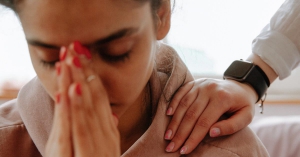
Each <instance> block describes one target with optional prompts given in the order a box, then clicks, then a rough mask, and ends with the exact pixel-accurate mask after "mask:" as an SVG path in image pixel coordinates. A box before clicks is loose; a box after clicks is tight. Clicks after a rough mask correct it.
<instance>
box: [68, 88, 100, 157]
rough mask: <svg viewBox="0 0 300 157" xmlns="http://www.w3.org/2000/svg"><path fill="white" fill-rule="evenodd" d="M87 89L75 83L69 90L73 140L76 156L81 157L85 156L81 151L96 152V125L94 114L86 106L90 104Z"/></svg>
mask: <svg viewBox="0 0 300 157" xmlns="http://www.w3.org/2000/svg"><path fill="white" fill-rule="evenodd" d="M88 94H89V93H88V92H87V90H86V87H85V86H84V85H82V84H81V83H77V82H76V83H73V84H72V85H71V86H70V88H69V99H70V108H71V122H72V129H71V130H72V138H73V147H74V154H75V155H76V156H81V155H84V154H81V153H83V152H82V151H81V150H85V151H86V152H91V153H92V152H93V151H94V149H95V148H94V146H95V145H94V143H93V136H94V135H93V132H92V131H91V130H92V129H93V128H92V125H93V124H95V125H97V124H96V121H95V118H94V117H95V116H94V112H93V111H92V109H90V108H89V107H87V106H88V105H85V104H86V103H88V101H89V100H88V99H91V98H90V95H88Z"/></svg>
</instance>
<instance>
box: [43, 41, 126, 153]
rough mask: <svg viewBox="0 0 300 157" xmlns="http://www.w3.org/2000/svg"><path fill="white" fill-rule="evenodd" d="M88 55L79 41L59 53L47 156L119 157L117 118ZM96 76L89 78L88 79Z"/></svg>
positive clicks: (89, 54)
mask: <svg viewBox="0 0 300 157" xmlns="http://www.w3.org/2000/svg"><path fill="white" fill-rule="evenodd" d="M90 62H91V53H90V52H89V50H88V49H87V48H85V47H83V46H82V45H81V44H80V43H79V42H74V43H72V44H71V45H70V46H69V47H68V48H65V47H62V48H61V50H60V62H58V63H56V65H55V67H56V73H57V84H58V90H57V94H56V100H55V114H54V121H53V126H52V130H51V133H50V137H49V140H48V142H47V145H46V156H47V157H62V156H64V157H87V156H90V157H91V156H109V157H114V156H115V157H119V156H120V153H121V151H120V135H119V131H118V129H117V121H118V120H117V118H116V116H114V115H113V114H112V111H111V107H110V103H109V100H108V96H107V93H106V90H105V88H104V87H103V84H102V82H101V80H100V78H98V77H97V74H95V72H94V71H93V69H92V68H91V67H89V63H90ZM89 76H95V77H93V78H92V79H88V80H87V78H88V77H89Z"/></svg>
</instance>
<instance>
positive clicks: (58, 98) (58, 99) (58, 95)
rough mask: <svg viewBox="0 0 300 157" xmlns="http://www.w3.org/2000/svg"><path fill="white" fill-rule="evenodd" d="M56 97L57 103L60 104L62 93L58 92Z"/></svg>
mask: <svg viewBox="0 0 300 157" xmlns="http://www.w3.org/2000/svg"><path fill="white" fill-rule="evenodd" d="M55 98H56V104H59V103H60V94H59V93H57V94H56V96H55Z"/></svg>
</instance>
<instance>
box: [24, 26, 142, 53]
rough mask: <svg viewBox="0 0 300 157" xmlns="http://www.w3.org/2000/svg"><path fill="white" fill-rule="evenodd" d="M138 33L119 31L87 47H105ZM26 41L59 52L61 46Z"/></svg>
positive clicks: (125, 30) (131, 29) (127, 29)
mask: <svg viewBox="0 0 300 157" xmlns="http://www.w3.org/2000/svg"><path fill="white" fill-rule="evenodd" d="M137 31H138V29H137V28H124V29H121V30H118V31H116V32H114V33H112V34H110V35H108V36H107V37H104V38H102V39H98V40H96V41H95V42H93V43H91V44H85V46H87V47H93V46H99V45H104V44H107V43H109V42H112V41H114V40H117V39H120V38H122V37H126V36H129V35H131V34H133V33H135V32H137ZM26 40H27V43H29V44H30V45H33V46H38V47H43V48H47V49H58V50H59V49H60V46H57V45H52V44H48V43H44V42H42V41H40V40H37V39H26Z"/></svg>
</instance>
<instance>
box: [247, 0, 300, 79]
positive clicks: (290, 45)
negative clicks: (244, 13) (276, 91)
mask: <svg viewBox="0 0 300 157" xmlns="http://www.w3.org/2000/svg"><path fill="white" fill-rule="evenodd" d="M252 52H253V53H255V54H257V55H258V56H260V57H261V59H262V60H263V61H265V62H266V63H267V64H268V65H269V66H270V67H272V68H273V70H274V71H275V72H276V73H277V75H278V76H279V79H281V80H282V79H284V78H286V77H288V76H289V75H290V74H291V72H292V70H293V69H295V68H296V67H297V66H298V65H299V63H300V0H286V1H285V2H284V3H283V4H282V6H281V7H280V8H279V9H278V11H277V12H276V13H275V15H274V16H273V17H272V18H271V21H270V23H269V24H268V25H267V26H266V27H265V28H264V29H263V30H262V32H261V33H260V34H259V35H258V36H257V37H256V38H255V39H254V40H253V43H252Z"/></svg>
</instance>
